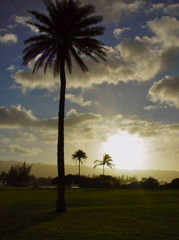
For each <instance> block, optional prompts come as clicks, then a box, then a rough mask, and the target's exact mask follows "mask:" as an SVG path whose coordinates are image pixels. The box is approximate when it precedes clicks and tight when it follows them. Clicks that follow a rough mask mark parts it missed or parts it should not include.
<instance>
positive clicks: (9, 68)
mask: <svg viewBox="0 0 179 240" xmlns="http://www.w3.org/2000/svg"><path fill="white" fill-rule="evenodd" d="M17 68H18V66H16V65H14V64H13V65H10V66H9V67H8V68H6V70H7V71H10V72H13V71H14V70H17Z"/></svg>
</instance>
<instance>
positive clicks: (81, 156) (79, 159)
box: [72, 149, 87, 176]
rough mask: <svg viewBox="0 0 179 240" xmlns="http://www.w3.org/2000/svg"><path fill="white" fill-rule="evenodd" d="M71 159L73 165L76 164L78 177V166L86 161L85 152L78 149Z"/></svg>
mask: <svg viewBox="0 0 179 240" xmlns="http://www.w3.org/2000/svg"><path fill="white" fill-rule="evenodd" d="M72 159H73V161H74V162H75V163H78V174H79V176H80V164H83V163H84V162H86V161H85V159H87V155H86V153H85V152H83V151H82V150H80V149H79V150H78V151H76V152H75V153H73V154H72Z"/></svg>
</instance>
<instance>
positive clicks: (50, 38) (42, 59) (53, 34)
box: [23, 0, 106, 75]
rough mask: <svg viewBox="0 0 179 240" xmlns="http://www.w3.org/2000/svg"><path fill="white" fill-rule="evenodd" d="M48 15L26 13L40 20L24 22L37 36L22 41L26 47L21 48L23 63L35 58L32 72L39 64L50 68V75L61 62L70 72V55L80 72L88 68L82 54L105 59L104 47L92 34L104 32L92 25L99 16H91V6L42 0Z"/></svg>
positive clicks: (93, 10) (99, 27) (92, 9)
mask: <svg viewBox="0 0 179 240" xmlns="http://www.w3.org/2000/svg"><path fill="white" fill-rule="evenodd" d="M43 1H44V3H45V5H46V7H47V10H48V12H49V17H48V16H46V15H45V14H42V13H38V12H36V11H30V10H29V12H30V13H31V14H32V15H34V16H35V18H36V19H37V20H38V21H39V22H40V23H36V22H27V23H28V24H30V25H32V26H34V27H35V28H37V29H38V33H39V34H37V35H35V36H33V37H30V38H29V39H27V40H26V41H25V44H29V46H28V47H27V48H26V49H24V51H23V53H24V62H23V63H24V64H27V63H28V62H29V61H31V60H32V59H34V58H36V57H38V59H37V60H36V62H35V65H34V69H33V71H34V72H35V71H38V69H39V68H40V67H42V66H43V67H44V72H46V70H47V67H52V66H53V70H54V75H57V74H59V72H60V64H61V62H62V61H65V64H67V67H68V70H69V72H70V73H71V71H72V58H71V57H73V58H74V59H75V60H76V62H77V63H78V65H79V66H80V68H81V69H82V70H83V71H87V70H88V67H87V66H86V64H85V63H84V61H83V57H82V56H84V55H86V56H88V57H90V58H92V59H93V60H95V61H97V62H98V61H99V60H98V58H101V59H103V60H105V56H106V54H105V50H106V49H105V47H104V45H103V43H102V42H101V41H99V40H97V39H95V38H94V37H95V36H100V35H102V34H103V32H104V28H103V27H101V26H92V25H94V24H98V23H99V22H101V21H102V19H103V18H102V17H101V16H94V15H92V14H94V13H95V8H94V6H93V5H91V4H88V5H85V6H81V3H80V2H79V1H75V0H62V1H59V0H56V2H55V3H53V2H52V0H43Z"/></svg>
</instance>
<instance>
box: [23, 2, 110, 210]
mask: <svg viewBox="0 0 179 240" xmlns="http://www.w3.org/2000/svg"><path fill="white" fill-rule="evenodd" d="M43 1H44V4H45V6H46V8H47V10H48V14H49V16H48V15H45V14H43V13H39V12H36V11H29V12H30V13H31V14H32V15H33V16H34V17H35V18H36V19H37V20H38V21H39V23H36V22H27V23H28V24H30V25H32V26H34V27H35V28H37V29H38V34H36V35H35V36H32V37H30V38H29V39H27V40H26V41H24V43H25V44H28V47H27V48H26V49H24V51H23V53H24V57H23V60H24V61H23V64H25V65H27V64H28V63H29V62H30V61H31V60H32V59H35V64H34V68H33V72H35V71H38V70H39V68H40V67H43V68H44V73H46V70H47V68H48V67H49V68H53V71H54V76H56V75H58V74H60V83H61V88H60V102H59V112H58V146H57V165H58V179H59V181H58V198H57V206H56V211H57V212H65V211H66V204H65V198H64V195H65V182H64V179H65V169H64V168H65V167H64V116H65V113H64V112H65V90H66V74H65V66H67V68H68V70H69V72H70V73H71V72H72V57H73V59H74V60H75V61H76V62H77V64H78V65H79V67H80V68H81V69H82V71H84V72H85V71H88V67H87V66H86V64H85V63H84V56H87V57H88V58H91V59H93V60H95V61H96V62H99V59H103V60H105V56H106V54H105V50H106V49H105V47H104V45H103V43H102V42H101V41H99V40H97V39H95V38H94V37H95V36H100V35H103V32H104V28H103V27H101V26H98V25H96V24H98V23H99V22H101V21H102V20H103V18H102V17H101V16H96V15H94V13H95V8H94V6H93V5H91V4H87V5H82V4H81V3H80V1H78V0H56V1H52V0H43ZM94 25H95V26H94Z"/></svg>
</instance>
